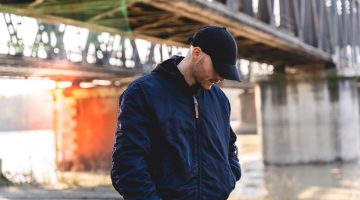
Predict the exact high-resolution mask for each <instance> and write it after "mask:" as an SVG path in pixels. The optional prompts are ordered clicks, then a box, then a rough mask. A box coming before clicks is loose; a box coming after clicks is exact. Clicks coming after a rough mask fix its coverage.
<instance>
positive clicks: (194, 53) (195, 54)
mask: <svg viewBox="0 0 360 200" xmlns="http://www.w3.org/2000/svg"><path fill="white" fill-rule="evenodd" d="M191 54H192V57H193V58H194V59H195V60H199V59H200V57H201V54H202V51H201V48H200V47H192V51H191Z"/></svg>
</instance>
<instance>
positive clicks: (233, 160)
mask: <svg viewBox="0 0 360 200" xmlns="http://www.w3.org/2000/svg"><path fill="white" fill-rule="evenodd" d="M235 142H236V135H235V133H234V131H233V130H232V128H231V127H230V142H229V163H230V166H231V170H232V172H233V174H234V176H235V178H236V180H237V181H238V180H239V179H240V178H241V168H240V163H239V159H238V157H237V154H238V151H237V146H236V145H235Z"/></svg>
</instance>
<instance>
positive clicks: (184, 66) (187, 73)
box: [177, 57, 196, 86]
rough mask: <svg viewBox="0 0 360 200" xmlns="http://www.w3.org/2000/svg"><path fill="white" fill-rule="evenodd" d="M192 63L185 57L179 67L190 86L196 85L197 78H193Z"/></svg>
mask: <svg viewBox="0 0 360 200" xmlns="http://www.w3.org/2000/svg"><path fill="white" fill-rule="evenodd" d="M190 67H191V66H190V62H189V60H188V58H187V57H185V58H184V59H183V60H182V61H181V62H180V63H179V64H178V65H177V68H178V69H179V71H180V73H181V74H182V75H183V76H184V79H185V81H186V83H187V84H188V85H189V86H193V85H195V82H196V81H195V78H194V77H193V76H192V73H191V68H190Z"/></svg>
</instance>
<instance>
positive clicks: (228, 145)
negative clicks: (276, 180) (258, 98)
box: [111, 26, 241, 200]
mask: <svg viewBox="0 0 360 200" xmlns="http://www.w3.org/2000/svg"><path fill="white" fill-rule="evenodd" d="M190 44H191V46H190V50H189V53H188V55H187V56H186V57H185V58H183V57H180V56H174V57H172V58H170V59H168V60H166V61H164V62H163V63H161V64H159V65H158V66H157V67H156V69H155V70H154V71H152V73H151V74H149V75H146V76H144V77H142V78H139V79H137V80H135V81H134V82H133V83H131V84H130V85H129V87H128V88H127V90H126V91H125V92H124V93H123V94H122V96H121V98H120V99H121V100H120V112H119V117H118V121H119V123H118V128H117V131H116V142H115V145H114V149H113V157H112V164H113V165H112V169H111V178H112V183H113V186H114V187H115V189H116V190H117V191H118V192H119V193H120V194H121V195H123V197H124V198H125V199H129V200H130V199H131V200H132V199H137V200H138V199H151V200H158V199H164V200H167V199H171V200H172V199H189V200H196V199H205V200H222V199H227V197H228V196H229V194H230V192H231V191H232V190H233V188H234V187H235V182H236V181H237V180H239V179H240V176H241V170H240V165H239V162H238V159H237V155H236V154H237V153H236V146H235V140H236V136H235V134H234V132H233V131H232V129H231V127H230V104H229V101H228V99H227V97H226V96H225V94H224V93H223V92H222V91H221V89H220V88H219V87H218V86H217V85H214V84H215V83H219V82H220V81H222V80H223V79H224V78H226V79H231V80H237V81H240V78H239V75H238V73H237V70H236V67H235V65H236V57H237V46H236V42H235V40H234V38H233V37H232V36H231V34H230V33H229V32H228V31H227V30H226V29H225V28H224V27H216V26H210V27H205V28H202V29H200V30H199V31H198V32H197V33H195V35H194V36H193V38H191V39H190Z"/></svg>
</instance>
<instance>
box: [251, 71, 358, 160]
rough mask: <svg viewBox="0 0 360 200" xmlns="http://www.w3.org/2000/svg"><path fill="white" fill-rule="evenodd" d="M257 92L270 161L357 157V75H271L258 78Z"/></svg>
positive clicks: (353, 158)
mask: <svg viewBox="0 0 360 200" xmlns="http://www.w3.org/2000/svg"><path fill="white" fill-rule="evenodd" d="M255 95H256V99H257V113H258V131H259V133H260V134H262V135H263V156H264V162H265V163H266V164H280V165H282V164H297V163H322V162H331V161H335V160H341V161H351V160H356V159H358V158H359V155H360V126H359V120H360V117H359V96H358V90H357V82H356V80H355V79H346V78H324V77H312V78H309V76H307V78H294V77H292V78H291V80H289V77H285V76H283V77H280V78H279V77H277V78H274V77H272V78H270V79H269V80H267V81H261V82H259V83H258V84H257V86H256V89H255Z"/></svg>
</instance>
